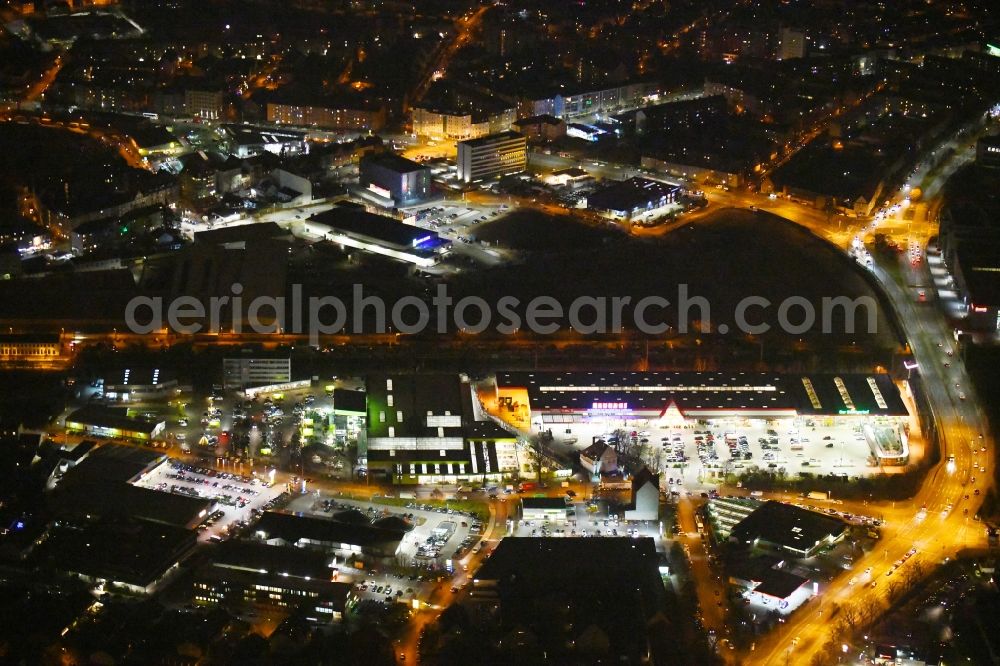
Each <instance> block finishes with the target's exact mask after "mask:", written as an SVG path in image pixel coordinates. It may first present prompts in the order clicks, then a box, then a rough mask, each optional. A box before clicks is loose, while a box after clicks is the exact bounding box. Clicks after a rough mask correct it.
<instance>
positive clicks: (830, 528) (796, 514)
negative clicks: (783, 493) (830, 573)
mask: <svg viewBox="0 0 1000 666" xmlns="http://www.w3.org/2000/svg"><path fill="white" fill-rule="evenodd" d="M846 529H847V523H845V522H844V521H843V520H841V519H840V518H835V517H833V516H828V515H826V514H822V513H818V512H816V511H810V510H809V509H803V508H801V507H798V506H795V505H794V504H785V503H784V502H776V501H774V500H771V501H769V502H764V503H763V504H762V505H760V507H758V508H757V510H756V511H754V512H753V513H751V514H750V515H749V516H747V517H746V518H744V519H743V520H741V521H740V522H739V523H738V524H737V525H736V526H735V527H733V529H732V532H730V536H731V537H732V538H734V539H737V540H739V541H743V542H751V541H753V540H755V539H763V540H764V541H767V542H769V543H773V544H777V545H779V546H782V547H783V548H788V549H790V550H794V551H796V552H808V551H810V550H811V549H813V548H814V547H815V546H816V545H817V544H818V543H820V542H822V541H823V540H824V539H827V538H830V537H837V536H840V535H841V534H842V533H843V532H844V530H846Z"/></svg>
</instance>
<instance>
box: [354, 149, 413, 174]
mask: <svg viewBox="0 0 1000 666" xmlns="http://www.w3.org/2000/svg"><path fill="white" fill-rule="evenodd" d="M361 162H362V164H364V163H365V162H370V163H372V164H377V165H379V166H383V167H385V168H386V169H391V170H392V171H395V172H397V173H412V172H414V171H429V170H430V169H429V168H428V167H427V166H425V165H423V164H420V163H419V162H414V161H413V160H409V159H406V158H405V157H403V156H402V155H397V154H396V153H377V154H375V155H366V156H365V157H364V158H362V160H361Z"/></svg>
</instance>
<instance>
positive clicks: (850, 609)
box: [840, 604, 861, 631]
mask: <svg viewBox="0 0 1000 666" xmlns="http://www.w3.org/2000/svg"><path fill="white" fill-rule="evenodd" d="M840 619H841V621H842V622H843V623H844V624H846V625H847V627H848V628H849V629H851V630H852V631H853V630H854V629H855V628H856V627H857V626H858V623H859V622H860V621H861V611H860V610H859V609H858V607H857V605H856V604H851V605H850V606H842V607H841V609H840Z"/></svg>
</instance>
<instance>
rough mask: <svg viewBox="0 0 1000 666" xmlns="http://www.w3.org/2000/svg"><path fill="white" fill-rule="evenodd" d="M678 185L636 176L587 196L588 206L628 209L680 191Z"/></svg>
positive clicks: (606, 208)
mask: <svg viewBox="0 0 1000 666" xmlns="http://www.w3.org/2000/svg"><path fill="white" fill-rule="evenodd" d="M680 190H681V188H680V186H679V185H673V184H671V183H664V182H662V181H659V180H650V179H649V178H640V177H638V176H636V177H634V178H629V179H628V180H624V181H621V182H619V183H615V184H613V185H609V186H607V187H605V188H602V189H600V190H598V191H596V192H594V193H593V194H591V195H590V196H588V197H587V206H588V207H589V208H600V209H602V210H619V211H629V210H634V209H635V208H639V207H642V206H646V205H648V204H650V203H652V202H655V201H659V200H660V199H662V198H663V197H667V196H670V195H671V194H673V195H676V194H677V193H678V192H680Z"/></svg>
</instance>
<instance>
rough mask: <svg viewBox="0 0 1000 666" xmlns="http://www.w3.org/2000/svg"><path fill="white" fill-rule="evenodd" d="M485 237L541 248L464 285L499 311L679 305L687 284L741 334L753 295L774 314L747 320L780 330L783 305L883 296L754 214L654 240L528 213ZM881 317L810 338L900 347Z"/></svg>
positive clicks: (804, 237)
mask: <svg viewBox="0 0 1000 666" xmlns="http://www.w3.org/2000/svg"><path fill="white" fill-rule="evenodd" d="M478 237H480V238H484V239H486V238H488V239H490V240H500V242H501V244H504V243H507V244H511V245H516V246H517V247H532V248H535V250H534V251H532V252H529V253H527V257H526V259H525V260H524V261H523V262H522V263H518V264H516V265H508V266H501V267H498V268H495V269H491V270H484V271H478V272H476V273H473V274H468V275H463V276H461V277H460V278H459V279H457V280H456V281H455V291H456V292H458V293H457V295H478V296H482V297H484V298H486V299H487V300H488V301H491V300H492V301H493V302H496V300H498V299H499V298H500V297H501V296H504V295H513V296H516V297H518V298H519V299H521V301H522V302H525V301H527V300H529V299H531V298H533V297H535V296H540V295H550V296H554V297H555V298H557V299H558V300H559V301H560V302H561V303H563V305H564V307H568V304H569V303H570V302H572V300H573V299H574V298H577V297H580V296H605V297H613V296H625V295H628V296H631V297H632V299H633V301H632V302H633V303H635V301H637V300H638V299H640V298H642V297H643V296H648V295H657V296H662V297H664V298H667V299H668V300H669V301H671V303H672V304H674V306H676V305H677V303H678V301H679V286H680V285H687V288H688V294H689V295H690V296H691V297H694V296H703V297H705V298H706V299H707V300H708V302H709V304H710V318H711V322H712V330H716V328H717V326H718V325H719V324H726V325H727V326H728V328H729V329H730V330H731V331H733V330H735V326H734V322H735V317H734V313H735V308H736V305H737V304H738V303H739V301H740V300H741V299H743V298H745V297H747V296H761V297H764V298H766V299H768V300H769V301H770V302H771V303H772V304H773V305H772V306H771V307H769V308H767V309H766V312H764V311H763V310H761V309H760V308H752V309H751V310H750V311H749V316H748V319H749V320H750V321H751V323H757V322H759V321H763V322H766V323H768V324H770V325H771V326H772V329H773V330H774V329H776V328H777V325H778V318H777V310H778V303H779V302H780V301H781V300H782V299H784V298H787V297H790V296H802V297H805V298H806V299H807V300H808V301H809V302H810V303H811V304H813V307H814V310H815V312H816V313H817V315H818V314H819V313H820V312H821V302H822V299H823V298H825V297H838V296H847V297H849V298H852V299H853V298H856V297H859V296H871V297H875V295H876V293H875V291H874V290H873V289H872V288H871V286H870V285H869V283H868V282H867V281H866V280H865V279H864V277H863V276H862V274H861V273H860V270H861V269H860V268H859V267H858V266H857V265H856V264H854V262H852V261H850V260H849V259H847V258H846V257H845V256H844V255H843V253H841V252H839V251H838V250H836V249H834V248H832V247H831V246H829V245H827V244H826V243H825V242H824V241H822V240H819V239H816V238H815V237H813V236H812V235H811V234H809V233H808V232H807V231H805V230H803V229H801V228H799V227H797V226H795V225H792V224H789V223H787V222H785V221H783V220H781V219H780V218H775V217H772V216H770V215H766V214H759V213H758V214H755V213H752V212H749V211H741V210H735V209H723V210H719V211H717V212H715V213H714V214H712V215H710V216H709V217H708V218H707V219H705V220H704V221H701V222H699V223H698V224H696V225H689V226H686V227H682V228H681V229H678V230H676V231H674V232H672V233H670V234H668V235H665V236H663V237H661V238H653V239H636V238H631V237H624V236H619V235H618V234H615V233H614V232H612V231H609V230H602V229H595V228H593V227H588V226H585V225H582V224H579V223H575V222H573V221H572V220H569V219H562V218H551V217H546V216H541V215H536V214H534V213H529V212H524V213H521V214H518V215H511V216H508V217H506V218H503V219H501V220H497V221H495V222H492V223H490V224H489V225H485V226H484V228H483V229H482V230H481V231H480V233H479V234H478ZM595 241H599V242H595ZM553 250H556V251H557V252H554V251H553ZM671 310H673V312H668V314H667V317H668V318H667V321H668V322H669V323H671V324H674V325H676V324H677V323H678V321H680V317H678V316H677V315H678V314H679V313H678V311H677V308H676V307H673V308H671ZM657 312H660V310H659V308H652V309H651V310H650V313H651V314H653V315H655V314H656V313H657ZM798 312H799V311H798V310H797V309H794V310H793V311H792V316H791V317H790V319H791V320H792V321H793V322H798V321H800V318H799V314H798ZM877 312H878V316H877V325H876V330H875V332H874V334H870V335H869V334H867V333H865V332H864V331H865V330H866V329H867V322H866V319H865V315H864V312H858V313H857V316H856V317H855V324H856V325H855V330H856V331H861V332H859V333H856V334H849V333H846V332H845V326H844V321H843V317H842V316H840V317H838V316H837V315H834V316H833V318H832V323H833V325H832V327H831V328H832V330H833V333H832V334H831V335H829V336H826V335H824V334H822V333H821V332H820V321H819V319H820V318H819V316H817V321H816V323H815V325H814V326H813V328H812V329H811V330H810V331H807V332H806V333H805V334H804V335H803V336H802V337H809V338H813V339H817V338H818V337H824V338H829V339H831V340H835V341H836V342H837V343H838V344H847V345H850V344H852V343H857V344H858V345H860V346H870V345H875V346H889V347H891V346H893V345H894V334H893V330H892V327H891V324H890V322H889V320H888V319H887V317H886V316H885V314H884V313H883V312H882V311H881V309H878V308H877ZM699 314H700V310H699V309H698V308H692V309H690V310H689V311H688V315H689V316H688V317H687V319H688V321H689V322H693V321H694V320H697V319H698V318H699ZM650 318H652V317H650ZM626 321H628V319H626ZM690 328H691V329H693V328H694V327H693V326H692V327H690ZM779 337H787V336H781V335H779Z"/></svg>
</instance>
